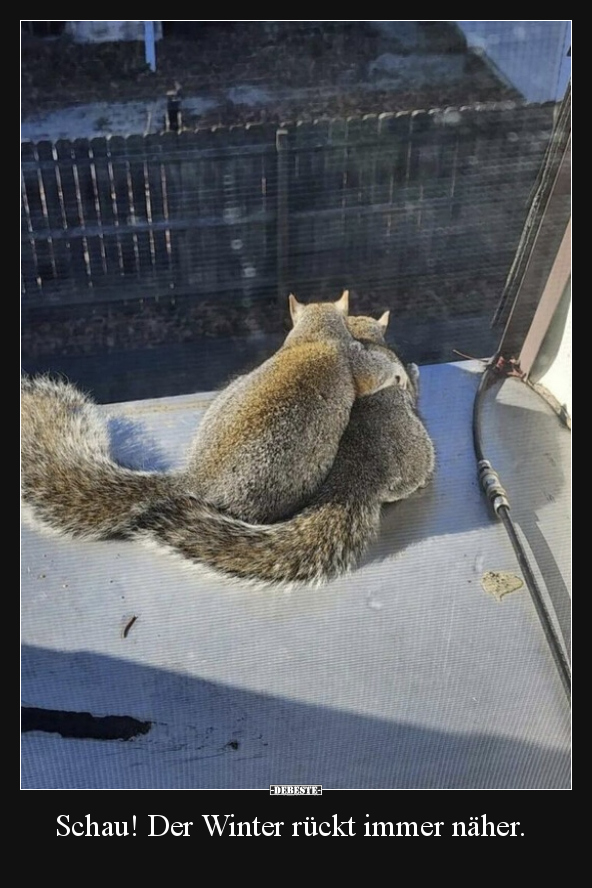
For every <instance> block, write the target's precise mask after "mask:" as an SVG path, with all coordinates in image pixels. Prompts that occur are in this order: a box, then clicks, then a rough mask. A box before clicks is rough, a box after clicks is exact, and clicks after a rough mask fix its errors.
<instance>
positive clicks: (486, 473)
mask: <svg viewBox="0 0 592 888" xmlns="http://www.w3.org/2000/svg"><path fill="white" fill-rule="evenodd" d="M494 365H495V358H494V359H493V360H492V362H491V364H490V365H489V366H488V367H486V369H485V371H484V373H483V375H482V377H481V380H480V382H479V387H478V389H477V393H476V395H475V400H474V402H473V446H474V449H475V456H476V458H477V466H478V469H479V481H480V484H481V487H482V489H483V491H484V493H485V495H486V496H487V498H488V500H489V502H490V503H491V506H492V508H493V511H494V513H495V515H496V516H497V517H498V518H499V519H500V520H501V521H502V523H503V525H504V527H505V529H506V532H507V534H508V536H509V537H510V542H511V543H512V547H513V549H514V552H515V553H516V557H517V559H518V563H519V565H520V569H521V571H522V575H523V577H524V580H525V581H526V585H527V587H528V590H529V592H530V597H531V598H532V602H533V604H534V607H535V610H536V612H537V615H538V618H539V621H540V623H541V626H542V628H543V632H544V633H545V638H546V639H547V644H548V645H549V650H550V651H551V655H552V657H553V660H554V661H555V665H556V667H557V671H558V672H559V677H560V679H561V683H562V684H563V688H564V690H565V693H566V695H567V698H568V700H569V701H570V702H571V669H570V667H569V663H568V662H567V658H566V656H565V653H564V651H563V647H562V645H561V642H560V641H559V638H558V636H557V633H556V631H555V627H554V626H553V622H552V620H551V617H550V616H549V612H548V610H547V607H546V605H545V602H544V599H543V595H542V592H541V590H540V587H539V584H538V583H537V580H536V577H535V575H534V573H533V571H532V568H531V566H530V563H529V561H528V556H527V554H526V551H525V549H524V546H523V545H522V541H521V540H520V537H519V536H518V532H517V530H516V526H515V524H514V522H513V521H512V518H511V517H510V503H509V502H508V498H507V494H506V491H505V490H504V488H503V487H502V485H501V482H500V479H499V476H498V474H497V472H496V471H495V469H494V468H493V467H492V465H491V463H490V462H489V460H487V459H485V456H484V453H483V439H482V436H481V404H482V402H483V396H484V394H485V392H486V391H487V389H488V388H489V387H490V385H491V384H492V381H493V375H492V367H493V366H494Z"/></svg>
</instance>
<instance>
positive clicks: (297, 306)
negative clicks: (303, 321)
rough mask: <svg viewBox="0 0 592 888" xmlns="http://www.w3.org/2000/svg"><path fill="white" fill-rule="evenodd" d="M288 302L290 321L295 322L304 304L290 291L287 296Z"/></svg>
mask: <svg viewBox="0 0 592 888" xmlns="http://www.w3.org/2000/svg"><path fill="white" fill-rule="evenodd" d="M288 302H289V304H290V317H291V318H292V323H293V324H295V323H296V320H297V318H298V317H299V316H300V314H301V312H302V309H303V308H304V305H303V304H302V303H301V302H298V300H297V299H296V297H295V296H294V294H293V293H290V295H289V296H288Z"/></svg>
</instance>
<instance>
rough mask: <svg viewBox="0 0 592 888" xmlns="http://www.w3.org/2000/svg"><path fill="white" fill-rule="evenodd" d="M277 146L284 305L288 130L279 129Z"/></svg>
mask: <svg viewBox="0 0 592 888" xmlns="http://www.w3.org/2000/svg"><path fill="white" fill-rule="evenodd" d="M275 147H276V152H277V293H278V301H279V302H280V304H281V305H283V304H284V302H285V300H286V297H287V295H288V293H287V282H288V256H289V252H288V251H289V223H288V209H289V207H288V150H289V146H288V130H286V129H279V130H277V132H276V134H275Z"/></svg>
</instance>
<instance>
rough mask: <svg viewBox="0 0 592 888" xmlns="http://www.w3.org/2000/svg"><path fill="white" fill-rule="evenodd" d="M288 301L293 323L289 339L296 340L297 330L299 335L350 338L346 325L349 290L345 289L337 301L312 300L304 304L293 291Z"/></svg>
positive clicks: (322, 337)
mask: <svg viewBox="0 0 592 888" xmlns="http://www.w3.org/2000/svg"><path fill="white" fill-rule="evenodd" d="M288 301H289V304H290V316H291V318H292V324H293V329H292V332H291V333H290V334H289V335H288V340H290V341H294V340H295V339H296V338H297V337H296V336H295V335H294V334H295V333H296V331H298V337H300V336H301V335H304V336H306V337H308V336H312V337H313V338H320V339H326V338H333V337H336V338H338V339H344V338H348V331H347V327H346V325H345V319H346V318H347V313H348V310H349V291H348V290H344V291H343V293H342V295H341V297H340V298H339V299H338V300H337V301H336V302H311V303H309V304H308V305H304V303H302V302H298V300H297V299H296V297H295V296H294V295H293V294H292V293H290V296H289V297H288ZM288 340H286V341H288Z"/></svg>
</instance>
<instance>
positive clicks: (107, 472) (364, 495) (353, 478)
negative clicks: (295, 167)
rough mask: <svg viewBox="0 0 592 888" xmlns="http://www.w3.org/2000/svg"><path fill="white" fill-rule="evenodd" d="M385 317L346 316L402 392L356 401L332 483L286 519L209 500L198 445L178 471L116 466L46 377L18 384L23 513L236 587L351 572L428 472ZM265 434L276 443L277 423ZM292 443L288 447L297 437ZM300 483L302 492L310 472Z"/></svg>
mask: <svg viewBox="0 0 592 888" xmlns="http://www.w3.org/2000/svg"><path fill="white" fill-rule="evenodd" d="M307 308H308V307H307ZM385 318H386V319H387V320H388V316H387V315H385V316H383V318H381V321H380V322H377V321H374V320H372V319H362V318H348V320H347V325H348V327H349V329H350V330H351V333H352V334H353V336H355V337H356V338H357V339H359V340H362V344H361V345H360V346H359V348H363V349H364V351H365V352H366V353H367V354H368V355H370V356H371V358H372V361H370V362H369V363H367V364H366V365H365V366H366V367H368V366H371V367H382V368H384V367H385V366H387V367H391V368H392V367H394V368H395V369H396V376H397V378H398V384H397V385H390V386H388V387H387V388H383V389H381V390H379V391H378V392H376V393H374V394H371V395H369V396H367V397H366V396H361V397H358V398H357V399H355V400H354V403H353V406H352V407H351V408H350V412H349V414H348V417H349V420H350V421H349V424H347V427H346V429H345V432H344V433H343V435H342V437H341V440H340V441H338V443H337V447H336V455H335V458H334V460H333V462H332V464H331V465H329V466H328V469H327V471H328V474H326V477H324V479H323V478H320V481H319V483H318V484H317V486H316V489H314V490H313V495H312V497H309V498H308V505H306V506H305V507H304V508H303V509H301V510H300V511H298V512H297V513H296V514H294V515H293V516H292V517H290V518H289V519H287V520H284V521H282V522H280V523H276V524H271V525H266V524H261V523H257V524H255V523H253V522H252V520H248V519H246V518H245V516H240V517H236V516H233V515H231V514H228V512H223V511H222V510H221V508H220V506H219V504H218V503H212V502H210V501H209V500H208V498H206V497H204V496H203V495H202V493H201V491H200V490H199V481H198V483H197V484H196V482H195V477H194V475H195V459H196V456H195V454H196V452H197V451H198V449H199V448H197V447H196V448H194V450H193V454H192V458H191V460H190V465H189V467H188V469H187V470H186V471H184V472H181V473H170V474H165V473H151V472H139V471H134V470H132V469H126V468H124V467H122V466H120V465H119V464H117V463H116V462H115V461H114V460H113V459H112V457H111V456H110V448H109V435H108V430H107V425H106V422H105V421H104V420H103V418H102V416H101V414H100V413H99V411H98V410H97V408H96V406H95V405H94V403H93V402H92V401H91V400H90V399H89V398H87V397H86V396H85V395H83V394H82V393H80V392H79V391H78V390H77V389H75V388H74V387H73V386H72V385H70V384H68V383H65V382H61V381H51V380H49V379H47V378H40V379H24V380H23V384H22V420H21V427H22V488H23V501H24V507H25V508H24V513H25V515H28V516H29V517H32V518H33V519H34V520H36V521H38V522H41V523H42V524H43V525H45V526H49V527H51V528H53V529H54V530H57V531H59V532H61V533H66V534H70V535H72V536H78V537H85V538H89V539H114V538H120V539H122V538H123V539H131V538H140V539H143V540H146V541H149V542H153V543H158V544H160V545H161V546H164V547H165V548H167V549H169V550H171V551H174V552H177V553H178V554H180V555H182V556H184V557H185V558H187V559H189V560H190V561H193V562H196V563H202V564H205V565H208V566H210V567H212V568H214V569H215V570H217V571H220V572H222V573H224V574H227V575H230V576H236V577H244V578H249V579H256V580H263V581H271V582H274V581H275V582H286V581H294V580H305V581H319V580H323V579H326V578H328V577H330V576H333V575H334V574H336V573H340V572H342V571H343V570H346V569H348V568H350V567H352V566H353V565H354V564H355V563H356V562H357V561H358V560H359V558H360V557H361V555H362V553H363V551H364V550H365V548H366V547H367V545H368V543H369V541H370V540H371V538H372V537H373V536H374V534H375V532H376V530H377V528H378V524H379V517H380V506H381V503H382V502H385V501H390V500H393V499H401V498H404V497H406V496H409V495H410V494H411V493H412V492H413V491H414V490H415V489H417V487H419V486H423V485H425V483H427V481H428V480H429V477H430V476H431V473H432V471H433V465H434V451H433V447H432V444H431V441H430V439H429V436H428V434H427V432H426V430H425V428H424V426H423V424H422V423H421V420H420V419H419V417H418V416H417V413H416V393H415V389H414V382H415V374H414V373H413V372H412V374H411V381H409V379H408V377H407V375H406V374H405V371H404V369H403V368H402V365H401V364H400V362H399V361H398V359H397V358H396V356H395V355H394V354H393V353H392V352H390V351H389V350H388V349H387V348H386V346H385V345H384V338H383V333H384V329H385V327H386V322H387V320H385ZM338 329H339V328H338ZM348 335H349V333H348ZM339 336H341V333H340V334H339ZM288 339H289V337H288ZM345 342H347V340H345ZM280 351H281V350H280ZM356 357H357V356H356V354H355V353H354V356H353V359H352V360H353V361H354V362H355V360H356ZM386 362H388V363H386ZM350 366H351V365H350ZM359 366H364V365H363V364H362V365H359ZM389 372H391V373H392V372H393V371H392V370H391V371H389ZM255 373H257V371H255ZM352 376H355V372H354V371H352ZM362 376H363V372H362V371H360V377H362ZM251 377H252V374H249V376H248V377H242V378H241V379H239V380H237V381H236V382H238V383H240V382H241V381H242V380H244V379H249V378H251ZM232 385H233V386H234V385H236V383H233V384H232ZM230 388H232V386H231V387H230ZM226 394H227V390H226V391H225V392H223V393H222V395H221V396H220V399H221V400H222V402H223V404H224V405H225V406H224V407H223V409H222V412H221V415H222V416H223V417H224V419H226V418H227V417H228V415H229V414H228V410H229V409H230V404H231V403H234V404H236V390H235V391H234V392H231V397H230V398H226V399H225V395H226ZM216 403H217V402H215V404H216ZM208 413H209V411H208ZM219 416H220V414H218V417H216V415H214V417H213V419H214V420H215V422H218V421H219ZM205 419H207V414H206V418H205ZM303 421H306V416H304V417H303ZM214 425H215V423H214ZM273 428H274V429H275V432H276V433H277V434H280V435H281V425H280V426H278V425H277V423H274V424H273ZM325 431H326V430H325ZM318 434H320V435H322V434H323V430H322V429H321V428H319V429H318ZM205 438H207V435H206V434H204V439H205ZM288 440H290V441H291V442H292V445H293V446H294V443H295V441H294V433H292V436H291V437H289V438H288ZM299 443H300V435H298V438H297V440H296V444H299ZM283 446H284V448H285V447H286V442H285V440H284V441H283ZM293 482H294V483H295V484H298V482H299V479H298V478H293ZM304 483H308V484H309V486H310V473H307V475H306V478H305V479H304ZM267 484H269V479H268V480H267ZM238 486H239V487H240V483H239V485H238ZM292 489H294V488H292Z"/></svg>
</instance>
